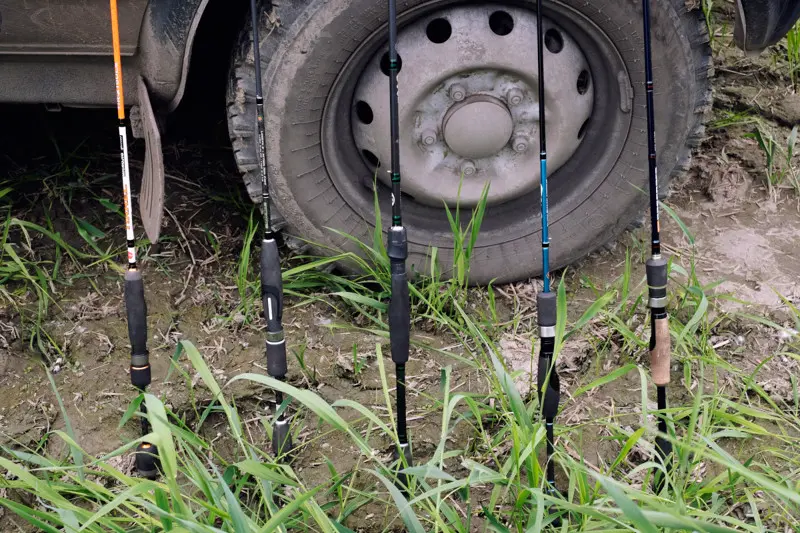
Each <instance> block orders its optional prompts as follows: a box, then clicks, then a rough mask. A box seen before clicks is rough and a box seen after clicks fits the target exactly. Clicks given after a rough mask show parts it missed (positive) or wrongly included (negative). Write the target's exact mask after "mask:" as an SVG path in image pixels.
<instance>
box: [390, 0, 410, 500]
mask: <svg viewBox="0 0 800 533" xmlns="http://www.w3.org/2000/svg"><path fill="white" fill-rule="evenodd" d="M399 70H400V63H399V60H398V55H397V2H396V0H389V115H390V117H389V118H390V121H389V122H390V126H389V128H390V132H389V134H390V135H391V143H392V161H391V165H392V168H391V179H392V226H391V228H389V236H388V242H387V246H386V250H387V255H388V256H389V261H390V265H391V289H392V294H391V298H390V301H389V342H390V344H391V349H392V361H394V363H395V370H396V375H397V378H396V379H397V438H398V441H399V444H400V445H399V447H398V449H397V455H398V456H399V457H400V459H401V463H405V464H406V465H408V466H411V465H412V460H413V459H412V453H411V446H410V444H409V439H408V431H407V427H406V417H407V413H406V363H407V362H408V355H409V348H410V334H411V301H410V295H409V290H408V274H407V272H406V260H407V259H408V237H407V235H406V229H405V228H404V227H403V218H402V206H401V200H402V196H401V191H400V179H401V178H400V120H399V117H398V107H399V105H398V96H397V74H398V72H399ZM401 467H402V464H401ZM398 481H399V482H400V484H401V488H402V489H403V490H404V491H405V490H406V488H407V487H408V480H407V479H406V476H405V475H403V474H400V475H399V476H398Z"/></svg>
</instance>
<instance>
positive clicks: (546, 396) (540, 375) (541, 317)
mask: <svg viewBox="0 0 800 533" xmlns="http://www.w3.org/2000/svg"><path fill="white" fill-rule="evenodd" d="M536 31H537V39H538V44H537V56H538V57H537V59H538V62H539V161H540V163H539V164H540V168H541V178H540V189H541V195H542V199H541V202H542V267H543V268H542V278H543V280H544V288H543V290H542V292H540V293H539V294H537V295H536V308H537V315H538V322H539V338H540V339H541V342H542V344H541V349H540V350H539V366H538V370H537V381H538V385H539V404H540V405H541V406H542V416H543V417H544V419H545V430H546V433H547V467H546V471H547V472H546V484H547V487H546V488H545V490H546V491H547V492H548V493H550V494H556V493H557V490H556V472H555V464H554V463H553V441H554V434H553V424H554V421H555V417H556V415H557V414H558V403H559V400H560V396H561V391H560V387H559V378H558V373H557V372H556V365H555V357H554V352H555V345H556V315H557V309H556V307H557V300H556V295H555V293H552V292H550V235H549V227H548V220H547V215H548V213H547V211H548V201H547V134H546V127H545V122H546V121H545V92H544V30H543V28H542V0H537V1H536Z"/></svg>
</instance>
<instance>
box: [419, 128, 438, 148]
mask: <svg viewBox="0 0 800 533" xmlns="http://www.w3.org/2000/svg"><path fill="white" fill-rule="evenodd" d="M422 144H424V145H425V146H433V145H434V144H436V132H435V131H433V130H425V131H423V132H422Z"/></svg>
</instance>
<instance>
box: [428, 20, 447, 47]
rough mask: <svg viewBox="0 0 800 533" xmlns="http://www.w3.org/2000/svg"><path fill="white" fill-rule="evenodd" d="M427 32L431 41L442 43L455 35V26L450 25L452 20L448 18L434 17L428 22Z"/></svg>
mask: <svg viewBox="0 0 800 533" xmlns="http://www.w3.org/2000/svg"><path fill="white" fill-rule="evenodd" d="M425 33H426V34H427V35H428V39H430V40H431V42H433V43H436V44H442V43H444V42H447V39H449V38H450V36H451V35H453V27H452V26H450V22H448V21H447V19H433V20H432V21H430V22H429V23H428V27H427V28H426V29H425Z"/></svg>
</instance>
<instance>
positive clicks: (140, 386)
mask: <svg viewBox="0 0 800 533" xmlns="http://www.w3.org/2000/svg"><path fill="white" fill-rule="evenodd" d="M110 2H111V41H112V45H113V48H114V82H115V84H116V93H117V117H118V118H119V150H120V160H121V164H122V199H123V205H124V210H125V236H126V238H127V241H128V243H127V244H128V270H127V271H126V272H125V309H126V312H127V318H128V338H129V339H130V343H131V364H130V374H131V384H132V385H133V386H134V387H136V389H137V390H138V391H139V392H140V393H142V394H143V393H144V392H145V391H146V390H147V386H148V385H150V382H151V371H150V355H149V353H148V351H147V303H146V302H145V299H144V282H143V280H142V272H141V271H140V270H139V268H138V266H137V264H136V242H135V235H134V232H133V214H132V209H131V175H130V169H129V166H128V135H127V120H126V118H125V95H124V93H123V89H122V59H121V57H120V56H121V54H120V46H119V12H118V10H117V0H110ZM141 411H142V436H145V435H147V434H148V433H150V424H149V423H148V421H147V408H146V407H145V404H144V402H142V403H141ZM158 468H159V460H158V448H156V446H155V445H154V444H153V443H150V442H141V443H139V446H137V447H136V470H137V471H138V472H139V474H140V475H141V476H143V477H146V478H148V479H155V478H156V477H157V476H158Z"/></svg>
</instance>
